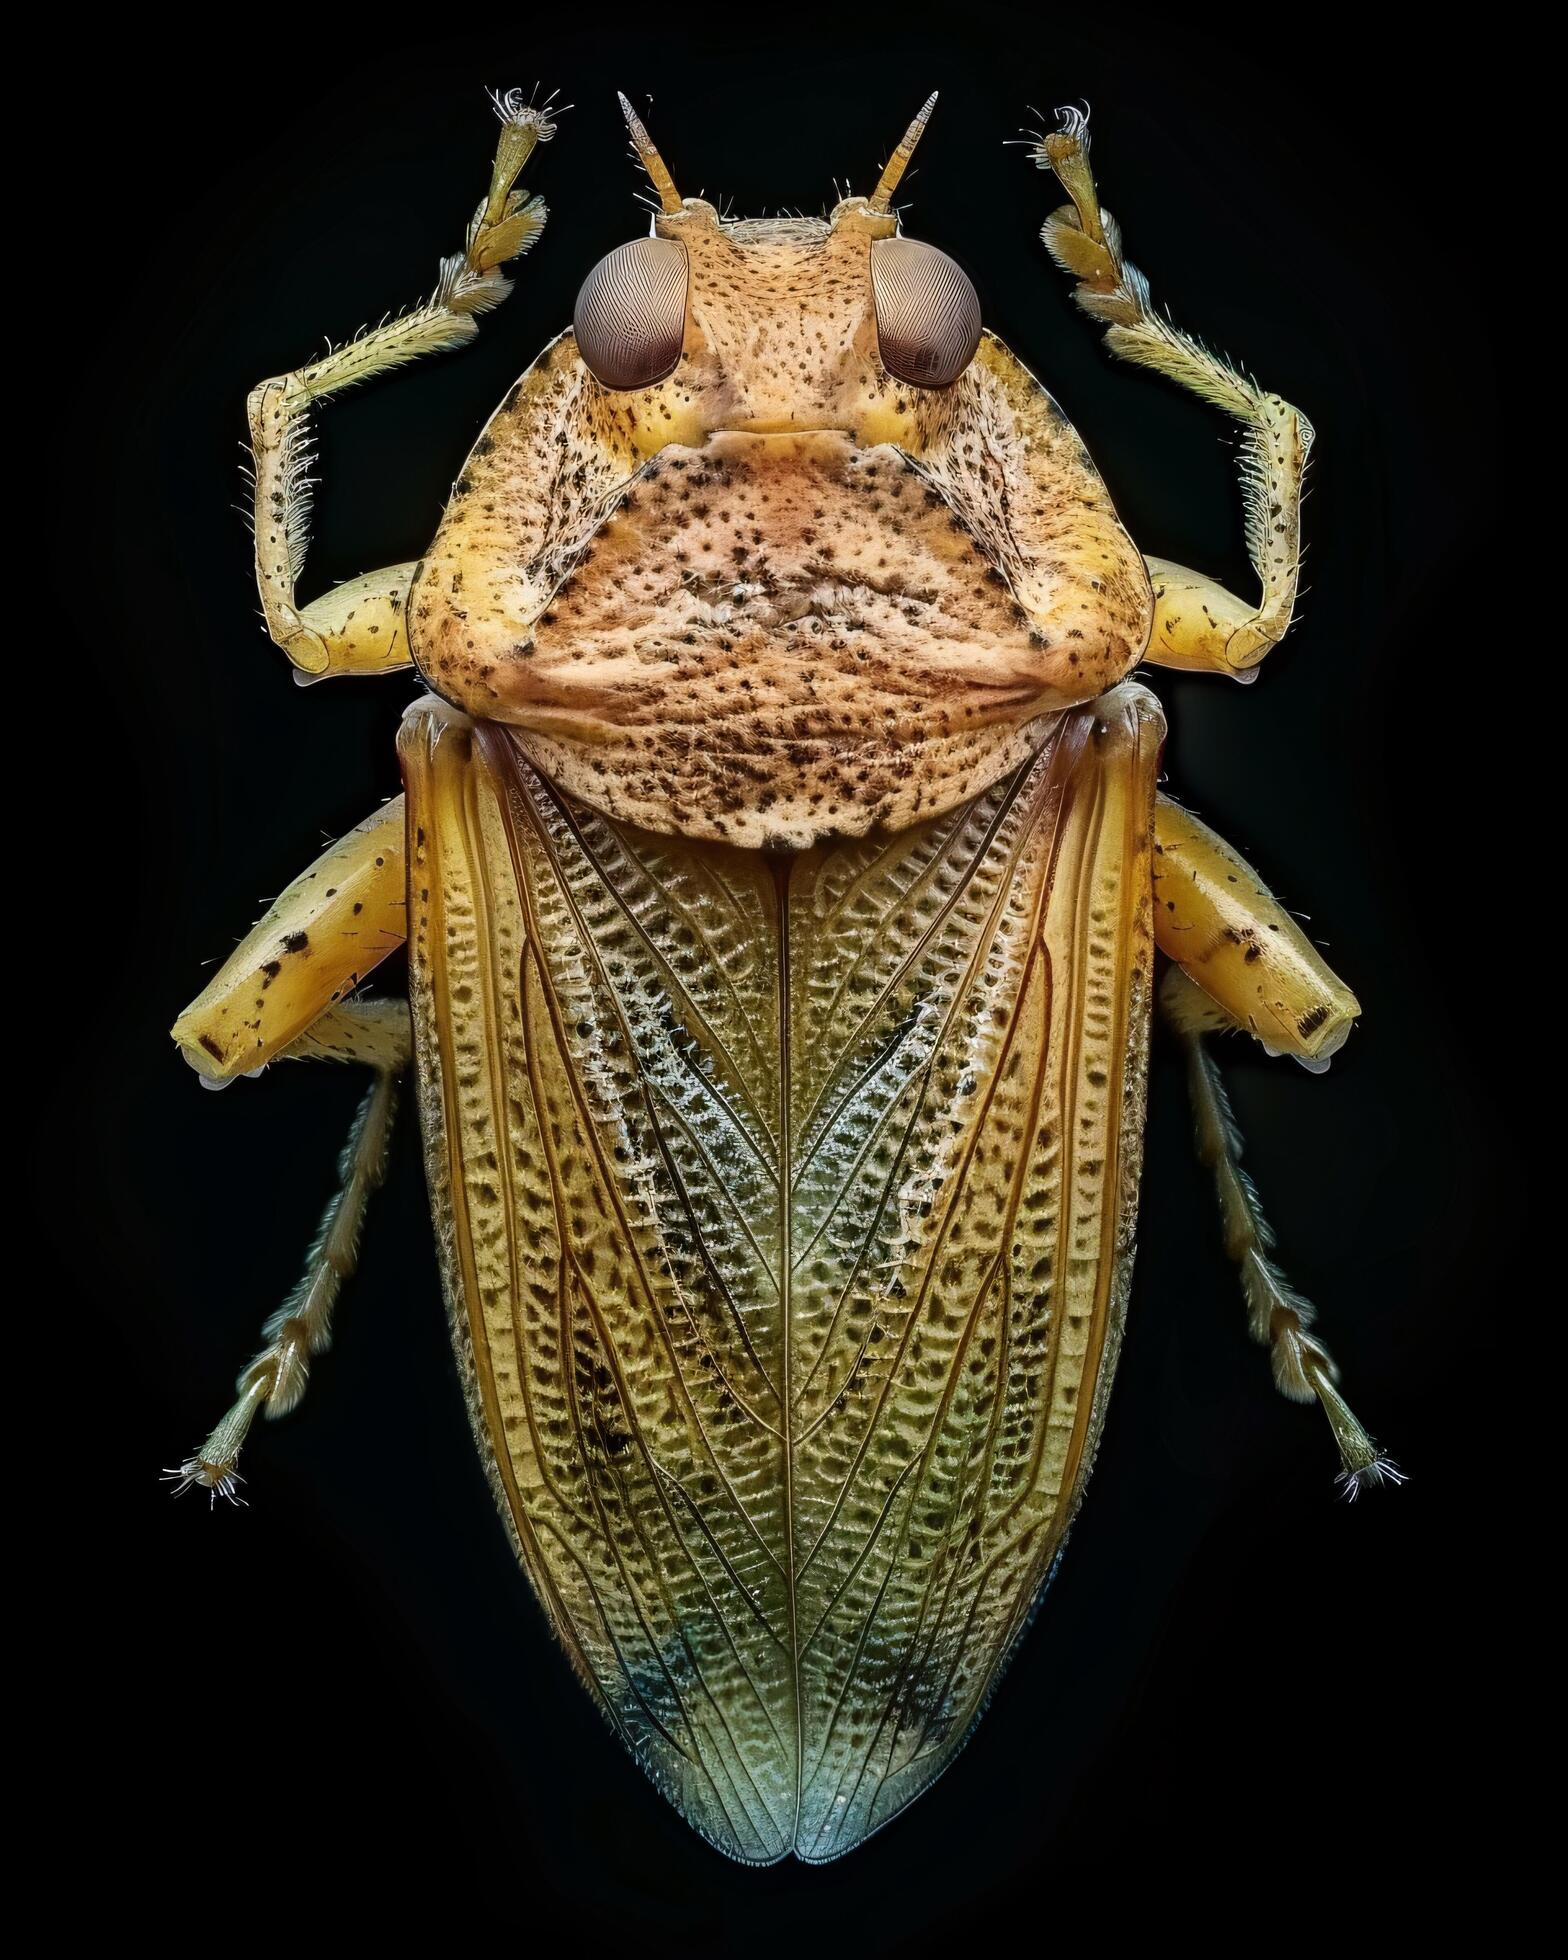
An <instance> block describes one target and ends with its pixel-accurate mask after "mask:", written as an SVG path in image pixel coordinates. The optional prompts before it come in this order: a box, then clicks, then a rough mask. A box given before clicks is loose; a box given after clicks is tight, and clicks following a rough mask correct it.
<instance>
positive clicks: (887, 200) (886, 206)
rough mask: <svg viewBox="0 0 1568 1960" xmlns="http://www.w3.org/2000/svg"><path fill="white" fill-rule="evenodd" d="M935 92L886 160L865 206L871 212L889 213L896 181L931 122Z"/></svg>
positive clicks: (927, 99)
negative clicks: (884, 167)
mask: <svg viewBox="0 0 1568 1960" xmlns="http://www.w3.org/2000/svg"><path fill="white" fill-rule="evenodd" d="M936 98H937V91H936V90H935V89H933V90H932V91H931V93H930V95H928V96H927V97H926V105H925V107H924V108H923V109H922V110H921V111H920V114H919V115H918V116H916V118H915V119H914V121H913V122H912V123H911V124H910V125H909V127H908V129H906V130H905V131H904V140H903V141H902V142H901V143H900V144H899V146H898V148H897V149H896V150H895V151H894V152H893V154H892V155H891V156H890V157H889V158H888V160H887V168H886V169H885V170H884V171H883V172H882V175H881V176H880V177H879V178H878V179H877V187H876V189H875V190H874V191H873V192H872V193H871V202H870V204H869V205H868V206H867V209H868V210H872V211H878V212H881V211H889V210H891V209H892V205H893V193H894V191H896V190H897V189H898V180H899V178H900V177H902V176H903V174H904V172H905V171H906V170H907V169H908V168H909V159H910V158H911V157H912V156H913V155H914V154H915V145H916V144H917V143H918V142H919V141H920V139H921V137H922V136H924V135H925V133H926V124H927V123H928V122H930V120H931V111H932V110H933V109H934V108H935V107H936Z"/></svg>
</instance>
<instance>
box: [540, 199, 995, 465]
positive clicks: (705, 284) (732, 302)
mask: <svg viewBox="0 0 1568 1960" xmlns="http://www.w3.org/2000/svg"><path fill="white" fill-rule="evenodd" d="M894 223H895V221H894V220H893V219H891V218H888V217H883V216H877V215H874V214H871V213H869V212H867V210H866V208H865V205H864V200H859V199H852V200H849V201H848V202H847V203H846V204H844V205H841V206H840V207H839V208H838V209H837V210H836V211H835V212H834V213H833V216H832V218H831V220H828V221H823V220H820V219H819V220H810V219H800V220H779V219H775V220H764V221H760V222H757V223H755V224H750V223H748V224H742V225H725V224H722V223H721V222H719V221H718V218H717V214H716V213H715V212H714V211H713V210H712V207H711V206H708V205H705V204H703V203H702V202H701V200H699V199H690V200H688V201H687V204H686V206H685V207H684V208H683V209H682V210H681V211H680V212H678V213H671V214H667V215H665V216H663V217H661V218H660V219H659V220H658V221H657V226H656V231H655V234H654V235H653V236H652V237H649V238H643V239H636V240H633V241H632V242H631V243H629V244H626V245H622V246H619V247H618V248H617V249H616V250H615V251H613V252H611V253H609V254H608V255H607V256H606V257H605V258H603V259H601V260H600V261H599V263H598V264H597V265H596V266H595V267H594V269H593V271H592V272H590V274H589V275H588V277H587V279H586V280H585V281H584V282H583V286H582V289H581V291H580V292H579V294H578V298H577V306H576V310H575V320H574V325H575V333H576V338H577V343H578V348H579V351H580V352H581V354H582V357H583V359H584V361H585V363H586V364H587V366H588V368H589V370H590V372H591V373H592V374H593V375H594V376H595V378H596V379H597V380H598V381H599V383H600V385H601V386H602V387H605V388H607V389H610V390H611V391H612V392H616V393H627V392H631V391H634V390H637V389H640V388H648V387H652V386H655V385H657V384H658V383H659V382H661V381H663V380H665V379H667V378H668V377H669V376H670V375H671V374H673V373H674V372H675V370H676V368H677V367H678V366H679V365H680V363H681V358H682V355H683V354H684V355H687V356H689V357H690V365H691V367H693V368H694V369H696V370H699V371H701V372H702V378H703V380H704V382H705V383H706V384H711V383H712V382H713V381H714V380H715V379H717V378H719V377H718V376H716V375H715V373H714V370H715V368H719V369H722V371H723V375H724V377H725V378H727V379H728V381H729V382H730V384H731V386H730V388H729V392H731V393H733V394H735V395H737V396H751V397H759V396H771V397H773V398H774V399H775V400H782V399H784V398H787V397H788V396H789V395H790V394H791V393H793V395H794V397H795V401H794V405H793V412H787V413H785V414H784V415H782V416H779V415H778V413H777V410H776V409H774V408H772V407H771V406H770V407H764V406H762V404H761V403H760V402H758V403H757V404H756V405H755V407H754V408H753V410H752V412H751V413H750V414H748V415H746V416H744V417H742V418H740V420H741V425H749V426H753V427H757V426H761V424H762V423H763V422H764V421H767V420H770V419H771V420H772V421H773V423H774V425H775V426H778V427H781V428H795V427H802V426H817V427H820V426H832V425H835V424H837V425H839V426H842V425H843V421H842V418H841V417H840V416H838V415H835V414H833V413H832V412H831V410H830V409H829V402H830V400H831V398H832V397H833V396H835V395H837V396H839V397H840V398H842V397H843V395H844V394H845V392H846V390H845V384H846V383H852V382H853V381H854V380H855V379H856V378H857V377H856V376H855V375H854V374H853V372H852V370H854V369H855V368H857V367H858V368H859V369H861V371H862V372H861V374H860V376H859V377H858V379H859V380H861V381H862V382H863V381H864V380H865V379H866V378H867V375H866V373H865V370H868V369H869V370H872V371H874V372H876V373H878V374H879V375H880V376H881V378H882V379H884V380H887V379H891V380H894V381H898V382H903V383H906V384H907V385H909V386H912V387H918V388H922V389H942V388H947V387H950V386H951V385H952V383H953V382H954V381H956V380H957V379H958V377H959V375H961V374H962V373H963V371H964V369H965V368H966V367H968V365H969V363H970V362H971V360H973V358H974V354H975V349H976V347H977V346H978V345H979V340H980V332H981V320H980V302H979V298H978V296H977V294H976V292H975V289H974V287H973V285H972V284H971V283H970V281H969V279H968V277H967V276H966V275H965V273H964V272H963V271H962V270H961V269H960V267H959V266H958V265H956V264H955V263H954V261H953V260H952V259H950V258H949V257H948V256H947V254H946V253H945V252H942V251H939V250H938V249H937V248H936V247H935V246H933V245H927V244H925V243H923V242H922V241H920V240H917V239H906V238H902V237H899V236H897V235H896V234H894V233H893V231H892V226H893V225H894ZM753 233H755V234H757V236H756V237H755V238H753V237H752V236H751V234H753ZM791 234H794V237H793V238H792V236H791ZM764 239H765V240H766V243H765V244H764ZM770 370H771V372H770ZM694 378H696V377H695V376H694Z"/></svg>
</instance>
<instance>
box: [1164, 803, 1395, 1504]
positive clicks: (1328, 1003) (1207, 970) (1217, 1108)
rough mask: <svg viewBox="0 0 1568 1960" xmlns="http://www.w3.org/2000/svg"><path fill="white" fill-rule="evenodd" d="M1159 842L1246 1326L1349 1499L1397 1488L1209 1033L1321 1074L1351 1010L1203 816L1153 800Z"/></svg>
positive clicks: (1175, 958) (1205, 1133)
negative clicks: (1264, 1180)
mask: <svg viewBox="0 0 1568 1960" xmlns="http://www.w3.org/2000/svg"><path fill="white" fill-rule="evenodd" d="M1154 836H1155V842H1154V900H1155V908H1154V916H1155V941H1156V943H1157V944H1158V946H1159V948H1160V951H1161V952H1162V953H1164V954H1165V955H1166V956H1167V958H1169V959H1170V960H1171V961H1172V962H1173V964H1172V965H1171V967H1170V969H1169V970H1168V971H1167V973H1166V975H1165V978H1164V980H1163V982H1162V983H1161V987H1160V1009H1161V1013H1162V1015H1163V1017H1164V1019H1165V1020H1166V1022H1167V1023H1168V1025H1169V1026H1170V1027H1171V1028H1172V1030H1173V1031H1174V1033H1175V1035H1176V1037H1177V1039H1178V1040H1179V1041H1180V1043H1181V1045H1182V1048H1183V1050H1184V1052H1185V1055H1186V1061H1187V1083H1188V1089H1189V1092H1190V1094H1191V1097H1192V1108H1193V1122H1194V1140H1195V1142H1196V1144H1197V1150H1198V1157H1199V1161H1200V1162H1201V1163H1202V1164H1203V1165H1204V1166H1205V1167H1206V1168H1207V1169H1208V1170H1210V1171H1211V1172H1212V1173H1213V1175H1214V1182H1215V1188H1216V1193H1217V1195H1218V1198H1219V1205H1220V1218H1221V1222H1222V1225H1223V1228H1224V1234H1225V1250H1226V1252H1227V1253H1228V1254H1229V1255H1230V1257H1231V1258H1232V1259H1233V1260H1234V1261H1235V1263H1236V1266H1237V1269H1238V1272H1239V1274H1240V1278H1241V1287H1242V1294H1243V1297H1244V1298H1245V1300H1246V1304H1247V1321H1248V1328H1249V1331H1250V1332H1251V1334H1252V1337H1253V1339H1254V1340H1256V1341H1257V1342H1258V1343H1259V1344H1260V1345H1262V1346H1264V1347H1266V1348H1267V1349H1268V1351H1269V1357H1270V1360H1271V1362H1272V1364H1273V1369H1274V1382H1275V1386H1276V1387H1277V1388H1278V1389H1279V1391H1280V1393H1281V1394H1283V1395H1286V1396H1289V1397H1290V1399H1291V1400H1292V1401H1298V1402H1312V1401H1316V1402H1317V1403H1318V1404H1319V1405H1320V1406H1321V1407H1322V1410H1323V1413H1324V1414H1325V1415H1326V1416H1327V1418H1328V1422H1329V1427H1330V1428H1331V1429H1332V1430H1333V1432H1334V1441H1335V1443H1336V1444H1337V1446H1338V1448H1339V1455H1340V1463H1341V1466H1342V1467H1341V1470H1340V1478H1339V1481H1340V1483H1341V1484H1342V1485H1343V1486H1344V1488H1345V1491H1346V1494H1347V1495H1348V1496H1350V1497H1355V1496H1356V1495H1357V1494H1358V1492H1359V1491H1360V1490H1361V1488H1362V1487H1363V1486H1364V1485H1367V1486H1370V1485H1373V1484H1377V1483H1382V1482H1385V1481H1386V1482H1389V1483H1402V1482H1403V1481H1404V1479H1403V1476H1402V1474H1401V1472H1400V1471H1399V1469H1398V1468H1397V1466H1396V1465H1395V1464H1394V1463H1393V1462H1392V1461H1391V1460H1390V1459H1389V1458H1388V1457H1386V1456H1384V1455H1383V1454H1382V1453H1381V1451H1379V1449H1378V1447H1377V1445H1376V1444H1375V1443H1374V1442H1373V1441H1372V1439H1371V1437H1370V1436H1369V1435H1368V1434H1367V1432H1366V1430H1365V1429H1364V1428H1363V1427H1362V1425H1361V1423H1360V1422H1359V1421H1358V1420H1357V1419H1356V1417H1355V1415H1354V1414H1353V1413H1352V1411H1351V1409H1350V1406H1349V1404H1348V1403H1347V1402H1346V1400H1345V1398H1344V1396H1343V1395H1342V1394H1341V1393H1340V1391H1339V1386H1338V1383H1339V1370H1338V1368H1337V1367H1336V1365H1335V1363H1334V1359H1333V1356H1332V1355H1331V1354H1330V1353H1329V1351H1328V1349H1327V1347H1325V1345H1324V1344H1323V1341H1322V1340H1321V1338H1320V1337H1319V1336H1318V1334H1317V1333H1316V1332H1315V1330H1314V1322H1315V1320H1316V1318H1317V1315H1316V1310H1315V1308H1314V1307H1313V1305H1312V1303H1311V1301H1310V1300H1308V1299H1306V1298H1305V1297H1304V1296H1303V1295H1302V1294H1300V1293H1298V1292H1297V1290H1296V1289H1295V1287H1293V1286H1292V1285H1291V1284H1290V1282H1289V1280H1288V1279H1287V1278H1286V1277H1285V1275H1284V1273H1283V1272H1282V1271H1281V1270H1280V1268H1279V1266H1278V1265H1277V1264H1276V1263H1275V1261H1274V1258H1273V1256H1272V1255H1273V1250H1274V1234H1273V1231H1272V1230H1271V1228H1270V1226H1269V1223H1268V1220H1267V1219H1266V1218H1265V1217H1264V1215H1263V1207H1262V1203H1261V1201H1260V1199H1259V1197H1258V1192H1257V1187H1256V1186H1255V1185H1254V1184H1253V1182H1252V1180H1251V1178H1250V1177H1248V1175H1247V1173H1246V1172H1245V1170H1243V1169H1242V1165H1241V1155H1242V1142H1241V1131H1240V1128H1239V1127H1238V1125H1237V1123H1236V1119H1235V1116H1234V1114H1233V1113H1232V1110H1231V1106H1230V1099H1229V1097H1228V1096H1227V1095H1226V1093H1225V1085H1224V1082H1223V1081H1222V1080H1221V1077H1220V1072H1219V1068H1218V1065H1217V1064H1216V1062H1215V1060H1214V1057H1213V1056H1212V1055H1211V1054H1210V1053H1209V1050H1208V1047H1207V1041H1206V1037H1207V1036H1209V1035H1210V1034H1214V1033H1220V1032H1224V1031H1227V1030H1231V1029H1236V1030H1239V1031H1241V1032H1244V1033H1248V1034H1251V1035H1253V1036H1254V1037H1255V1038H1256V1039H1257V1040H1258V1041H1259V1042H1261V1043H1262V1044H1263V1046H1264V1047H1265V1048H1266V1049H1267V1050H1268V1051H1269V1052H1270V1053H1271V1054H1282V1053H1283V1054H1289V1055H1293V1056H1294V1057H1295V1058H1296V1060H1297V1061H1299V1062H1301V1063H1302V1064H1303V1066H1305V1067H1306V1068H1309V1069H1312V1070H1313V1071H1314V1072H1315V1073H1316V1072H1320V1071H1321V1070H1322V1069H1325V1068H1327V1067H1328V1062H1329V1057H1330V1056H1331V1055H1333V1054H1334V1053H1335V1052H1336V1050H1337V1049H1338V1048H1339V1047H1340V1046H1341V1044H1342V1043H1343V1042H1344V1040H1345V1038H1346V1036H1347V1035H1348V1034H1349V1032H1350V1028H1351V1023H1352V1022H1353V1020H1354V1018H1355V1016H1356V1015H1357V1014H1358V1013H1359V1012H1360V1007H1359V1004H1358V1003H1357V1000H1356V997H1355V995H1354V994H1353V993H1351V991H1350V989H1349V988H1348V987H1347V986H1346V985H1345V984H1344V982H1343V981H1342V980H1340V979H1339V978H1338V976H1337V975H1336V974H1335V973H1334V972H1333V971H1332V970H1331V969H1330V968H1329V966H1328V965H1327V964H1326V962H1325V961H1324V960H1323V959H1322V957H1321V955H1320V954H1319V953H1318V951H1317V949H1316V947H1314V946H1313V945H1312V943H1311V942H1310V941H1309V940H1308V939H1307V937H1306V935H1305V934H1304V933H1303V932H1302V931H1301V928H1300V927H1299V926H1298V925H1297V924H1296V922H1295V920H1294V919H1292V918H1291V916H1290V914H1289V913H1288V912H1286V911H1285V910H1284V908H1283V907H1282V906H1281V905H1280V904H1279V902H1278V900H1277V899H1275V898H1274V897H1273V895H1272V894H1271V893H1270V892H1269V891H1268V890H1267V889H1266V887H1265V886H1264V884H1263V882H1262V880H1261V879H1260V878H1259V877H1258V875H1257V873H1256V872H1255V871H1254V870H1253V869H1252V868H1251V866H1250V865H1249V864H1247V862H1246V860H1245V859H1244V858H1242V857H1241V856H1240V855H1239V854H1238V853H1237V852H1235V851H1233V850H1232V849H1231V847H1230V846H1229V845H1228V844H1227V843H1226V842H1225V841H1224V840H1223V838H1220V837H1218V836H1216V835H1215V833H1214V832H1213V831H1212V830H1210V829H1209V828H1208V826H1207V825H1206V824H1202V823H1200V822H1199V821H1198V819H1197V818H1196V817H1194V816H1193V815H1191V813H1190V812H1189V811H1186V810H1183V809H1181V808H1180V807H1179V806H1178V805H1176V804H1174V803H1171V802H1170V801H1168V800H1167V799H1166V798H1164V797H1161V798H1160V799H1159V800H1158V802H1157V803H1156V806H1155V826H1154Z"/></svg>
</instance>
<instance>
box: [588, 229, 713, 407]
mask: <svg viewBox="0 0 1568 1960" xmlns="http://www.w3.org/2000/svg"><path fill="white" fill-rule="evenodd" d="M572 327H573V330H574V332H575V333H576V335H577V348H578V352H579V353H580V354H581V355H582V357H583V359H584V360H585V361H586V362H587V363H588V366H589V369H590V370H591V372H592V373H593V375H594V378H595V379H596V380H597V381H599V382H601V383H602V384H603V385H604V386H605V387H606V388H621V389H624V388H649V387H651V386H652V385H653V383H654V382H655V381H662V380H663V379H664V377H665V376H666V375H667V374H669V373H670V371H671V370H672V369H673V368H674V366H675V364H676V362H677V361H678V360H679V359H680V357H681V343H682V341H683V340H684V339H685V336H686V248H685V246H684V245H680V244H677V243H676V241H675V240H674V239H673V238H639V239H636V240H635V241H634V242H633V243H632V244H630V245H621V246H618V247H617V248H616V249H615V251H613V252H611V253H610V254H609V256H608V257H607V258H602V259H600V261H599V263H598V264H597V265H596V266H595V267H594V269H593V271H592V272H590V273H589V275H588V277H587V278H586V279H585V280H584V281H583V284H582V291H581V292H580V293H579V294H578V295H577V305H576V308H575V310H574V311H573V314H572Z"/></svg>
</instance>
